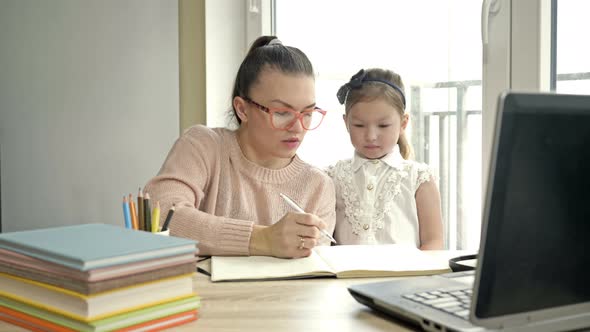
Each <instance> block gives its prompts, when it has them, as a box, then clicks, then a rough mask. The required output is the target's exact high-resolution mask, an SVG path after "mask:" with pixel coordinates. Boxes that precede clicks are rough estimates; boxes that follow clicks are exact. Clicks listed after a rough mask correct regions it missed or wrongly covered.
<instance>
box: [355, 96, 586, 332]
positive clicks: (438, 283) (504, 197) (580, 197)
mask: <svg viewBox="0 0 590 332" xmlns="http://www.w3.org/2000/svg"><path fill="white" fill-rule="evenodd" d="M482 216H483V220H482V237H481V242H480V248H479V254H478V261H477V264H476V268H475V271H467V272H458V273H449V274H444V275H438V276H429V277H414V278H406V279H399V280H390V281H385V282H378V283H375V282H373V283H368V284H360V285H354V286H350V287H349V288H348V290H349V292H350V293H351V294H352V296H353V297H354V298H355V299H356V300H357V301H358V302H360V303H362V304H365V305H367V306H369V307H371V308H373V309H375V310H377V311H380V312H384V313H386V314H388V315H392V316H394V317H397V318H401V319H404V320H407V321H410V322H412V323H415V324H418V325H419V326H420V327H421V328H422V329H423V330H426V331H449V332H453V331H487V330H502V331H568V330H578V329H584V328H589V327H590V96H576V95H559V94H541V93H537V94H531V93H516V92H506V93H504V94H502V95H501V96H500V100H499V103H498V113H497V117H496V127H495V133H494V140H493V150H492V158H491V165H490V176H489V178H488V186H487V193H486V196H485V202H484V213H483V215H482Z"/></svg>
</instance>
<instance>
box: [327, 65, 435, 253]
mask: <svg viewBox="0 0 590 332" xmlns="http://www.w3.org/2000/svg"><path fill="white" fill-rule="evenodd" d="M403 89H404V86H403V83H402V81H401V78H400V76H399V75H398V74H396V73H394V72H392V71H390V70H384V69H369V70H366V71H365V70H361V71H359V72H358V73H357V74H356V75H354V76H353V77H352V78H351V79H350V82H348V83H346V84H344V85H343V86H342V87H341V88H340V89H339V90H338V94H337V96H338V101H339V102H340V104H343V105H344V106H345V115H344V123H345V124H346V129H347V130H348V133H349V134H350V140H351V142H352V145H353V146H354V148H355V154H354V157H353V158H352V159H348V160H342V161H339V162H338V163H336V165H335V166H332V167H330V169H329V171H328V173H329V174H330V176H331V177H332V179H333V180H334V184H335V187H336V188H335V189H336V229H335V232H334V235H335V236H334V237H335V238H336V240H337V241H338V243H339V244H388V243H410V244H414V245H416V246H417V247H418V248H420V249H442V247H443V239H442V216H441V212H440V195H439V192H438V189H437V187H436V184H435V178H434V176H433V173H432V170H431V169H430V168H429V167H428V166H427V165H426V164H422V163H418V162H415V161H411V160H408V157H409V156H410V154H411V149H410V145H409V144H408V141H407V140H406V137H405V129H406V127H407V125H408V114H406V113H405V112H404V110H405V106H406V99H405V96H404V92H403Z"/></svg>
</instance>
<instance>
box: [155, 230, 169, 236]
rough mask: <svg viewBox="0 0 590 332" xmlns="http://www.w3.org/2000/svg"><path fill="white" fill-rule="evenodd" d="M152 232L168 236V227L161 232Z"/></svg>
mask: <svg viewBox="0 0 590 332" xmlns="http://www.w3.org/2000/svg"><path fill="white" fill-rule="evenodd" d="M154 234H158V235H162V236H170V229H167V230H165V231H161V232H156V233H154Z"/></svg>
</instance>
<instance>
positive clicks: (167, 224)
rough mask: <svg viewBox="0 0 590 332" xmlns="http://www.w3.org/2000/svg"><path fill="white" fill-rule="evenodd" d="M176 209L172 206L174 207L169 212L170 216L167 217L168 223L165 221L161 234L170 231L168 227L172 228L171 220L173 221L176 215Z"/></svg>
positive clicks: (173, 205)
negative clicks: (173, 216)
mask: <svg viewBox="0 0 590 332" xmlns="http://www.w3.org/2000/svg"><path fill="white" fill-rule="evenodd" d="M175 207H176V205H175V204H172V207H171V208H170V210H169V211H168V215H167V216H166V221H164V225H162V230H160V232H163V231H166V230H168V226H170V220H172V215H173V214H174V211H175Z"/></svg>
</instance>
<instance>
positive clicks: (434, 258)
mask: <svg viewBox="0 0 590 332" xmlns="http://www.w3.org/2000/svg"><path fill="white" fill-rule="evenodd" d="M456 255H457V252H449V251H442V250H441V251H421V250H419V249H417V248H416V247H413V246H407V245H397V244H391V245H339V246H319V247H315V248H314V250H312V254H311V255H310V256H309V257H305V258H299V259H282V258H275V257H266V256H249V257H232V256H214V257H212V258H211V280H212V281H230V280H276V279H296V278H313V277H337V278H361V277H391V276H416V275H432V274H439V273H445V272H450V271H451V269H450V268H449V263H448V260H449V258H450V257H454V256H456Z"/></svg>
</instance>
